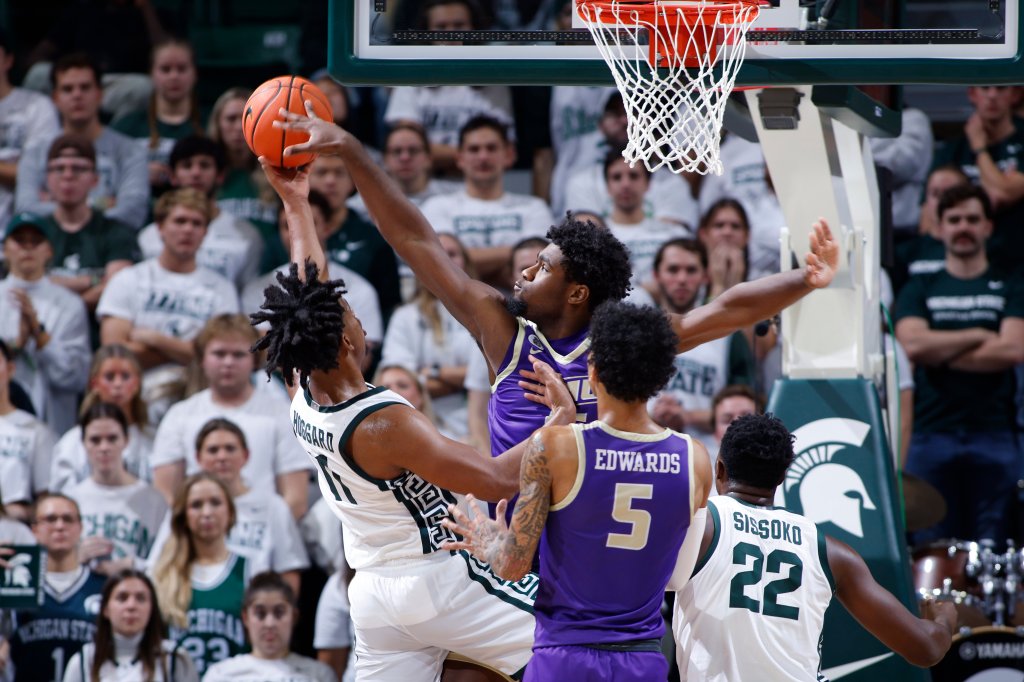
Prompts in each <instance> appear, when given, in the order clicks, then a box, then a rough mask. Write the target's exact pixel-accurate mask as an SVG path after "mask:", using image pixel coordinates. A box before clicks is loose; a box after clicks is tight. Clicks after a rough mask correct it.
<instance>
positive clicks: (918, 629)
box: [827, 538, 956, 668]
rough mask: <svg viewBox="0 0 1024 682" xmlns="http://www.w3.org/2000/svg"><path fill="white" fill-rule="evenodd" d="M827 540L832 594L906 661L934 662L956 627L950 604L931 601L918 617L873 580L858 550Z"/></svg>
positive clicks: (938, 657)
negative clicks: (927, 613)
mask: <svg viewBox="0 0 1024 682" xmlns="http://www.w3.org/2000/svg"><path fill="white" fill-rule="evenodd" d="M827 542H828V563H829V567H830V568H831V569H832V576H833V578H834V579H835V585H836V596H837V597H838V598H839V601H840V602H842V604H843V606H845V607H846V610H847V611H849V612H850V614H851V615H852V616H853V617H854V618H856V619H857V622H858V623H860V624H861V625H863V626H864V627H865V629H867V631H868V632H870V633H871V634H873V635H874V636H875V637H877V638H878V639H879V641H881V642H882V644H884V645H885V646H887V647H889V648H890V649H892V650H893V651H895V652H896V653H898V654H899V655H900V656H902V657H903V658H905V659H907V661H908V662H909V663H912V664H914V665H917V666H921V667H922V668H927V667H929V666H932V665H935V664H936V663H938V662H939V661H940V660H941V659H942V657H943V656H945V655H946V652H947V651H948V650H949V647H950V645H951V644H952V637H953V632H954V631H955V630H956V609H955V608H954V607H953V605H952V604H950V603H949V602H935V604H934V606H933V609H932V617H931V618H930V619H925V618H918V617H917V616H915V615H914V614H912V613H911V612H910V611H908V610H907V609H906V607H905V606H903V604H902V603H900V601H899V600H898V599H896V597H894V596H893V595H892V594H891V593H890V592H889V591H888V590H886V589H885V588H884V587H882V586H881V585H879V584H878V583H877V582H875V579H874V577H873V576H872V575H871V571H870V570H869V569H868V567H867V564H865V563H864V560H863V559H862V558H861V557H860V555H859V554H857V553H856V552H855V551H853V549H851V548H850V547H849V546H848V545H846V544H844V543H842V542H840V541H838V540H835V539H833V538H828V540H827Z"/></svg>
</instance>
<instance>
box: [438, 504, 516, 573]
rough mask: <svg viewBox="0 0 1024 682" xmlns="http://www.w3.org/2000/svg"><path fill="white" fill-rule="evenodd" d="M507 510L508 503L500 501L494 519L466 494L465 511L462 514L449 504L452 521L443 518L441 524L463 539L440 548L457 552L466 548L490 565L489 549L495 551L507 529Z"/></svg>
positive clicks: (457, 507)
mask: <svg viewBox="0 0 1024 682" xmlns="http://www.w3.org/2000/svg"><path fill="white" fill-rule="evenodd" d="M507 507H508V500H501V501H500V502H498V504H497V507H496V508H495V512H494V515H495V516H496V517H497V519H492V518H490V517H489V516H488V515H487V510H486V509H484V508H483V507H482V506H481V505H480V504H479V503H478V502H477V499H476V498H475V497H473V496H472V495H466V511H465V512H463V511H462V509H460V508H459V506H458V505H456V504H450V505H448V512H449V513H450V514H451V515H452V518H450V519H443V520H442V521H441V524H442V525H443V526H444V527H445V528H447V529H448V530H450V531H453V532H455V533H457V534H459V535H461V536H462V540H461V541H449V542H446V543H444V544H443V545H441V549H449V550H458V549H464V550H466V551H467V552H469V553H470V554H472V555H473V556H475V557H477V558H478V559H482V560H483V561H487V562H489V561H490V560H489V559H488V558H487V554H488V550H490V549H492V548H494V543H495V540H497V539H498V538H499V537H500V536H501V535H502V534H503V533H504V532H505V531H506V530H508V526H507V525H506V524H505V509H506V508H507Z"/></svg>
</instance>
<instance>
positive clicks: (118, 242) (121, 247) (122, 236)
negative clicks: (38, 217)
mask: <svg viewBox="0 0 1024 682" xmlns="http://www.w3.org/2000/svg"><path fill="white" fill-rule="evenodd" d="M46 222H47V223H48V226H49V230H50V234H52V235H53V240H52V243H51V246H52V247H53V258H52V259H51V260H50V274H51V275H58V276H62V277H77V276H79V275H97V276H102V275H103V271H104V269H105V268H106V267H107V264H108V263H111V262H113V261H118V260H128V261H131V262H133V263H135V262H138V261H139V260H140V259H141V254H140V252H139V245H138V242H137V241H136V239H135V230H133V229H132V228H130V227H128V226H127V225H125V224H124V223H121V222H118V221H116V220H111V219H110V218H108V217H106V216H105V215H103V213H101V212H100V211H93V212H92V217H91V218H90V219H89V222H87V223H86V224H85V226H84V227H83V228H82V229H81V230H79V231H78V232H65V231H64V230H62V229H61V228H60V226H59V225H58V224H57V221H56V220H54V219H53V216H49V217H48V218H46Z"/></svg>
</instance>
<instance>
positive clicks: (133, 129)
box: [110, 111, 205, 163]
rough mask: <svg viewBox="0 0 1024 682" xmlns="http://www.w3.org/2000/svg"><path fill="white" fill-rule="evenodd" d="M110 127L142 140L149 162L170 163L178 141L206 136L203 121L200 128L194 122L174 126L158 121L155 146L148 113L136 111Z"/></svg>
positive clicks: (174, 124)
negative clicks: (194, 136) (172, 150)
mask: <svg viewBox="0 0 1024 682" xmlns="http://www.w3.org/2000/svg"><path fill="white" fill-rule="evenodd" d="M110 127H111V128H113V129H114V130H116V131H117V132H119V133H124V134H125V135H127V136H128V137H134V138H136V139H138V140H140V141H141V143H142V144H144V145H145V147H146V150H147V156H148V160H149V161H159V162H160V163H167V162H168V159H170V158H171V149H173V148H174V144H175V143H176V142H177V141H178V140H180V139H182V138H183V137H188V136H189V135H203V134H205V133H204V131H203V128H202V121H200V122H199V127H198V128H197V127H196V126H195V125H194V124H193V123H192V121H185V122H184V123H173V124H172V123H164V122H163V121H161V120H159V119H158V120H157V122H156V133H157V144H156V145H155V146H153V145H152V144H151V143H150V135H151V134H152V133H151V131H150V129H149V112H148V111H136V112H134V113H131V114H126V115H125V116H122V117H121V118H119V119H117V120H116V121H114V122H113V123H111V124H110Z"/></svg>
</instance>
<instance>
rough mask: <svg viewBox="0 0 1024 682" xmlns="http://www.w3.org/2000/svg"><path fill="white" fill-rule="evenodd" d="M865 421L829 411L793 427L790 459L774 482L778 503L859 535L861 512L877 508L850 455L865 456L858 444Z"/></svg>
mask: <svg viewBox="0 0 1024 682" xmlns="http://www.w3.org/2000/svg"><path fill="white" fill-rule="evenodd" d="M870 430H871V425H870V424H867V423H865V422H862V421H858V420H856V419H847V418H842V417H831V418H826V419H818V420H816V421H813V422H810V423H809V424H804V425H803V426H801V427H799V428H797V429H795V430H794V431H793V436H794V437H795V441H794V444H793V449H794V451H795V452H796V459H795V460H794V461H793V464H792V465H791V466H790V468H789V471H788V472H787V473H786V480H785V482H784V483H783V484H782V486H780V487H779V491H778V493H777V494H778V495H781V496H782V498H783V499H782V500H776V502H778V503H780V504H781V506H785V507H786V508H787V509H791V510H793V511H795V512H797V513H799V514H803V515H804V516H806V517H807V518H808V519H810V520H811V521H813V522H814V523H817V524H821V523H826V522H827V523H831V524H833V525H835V526H836V527H838V528H840V529H842V530H843V531H845V532H847V533H849V534H850V535H853V536H855V537H858V538H863V537H864V524H863V521H862V515H863V514H865V513H870V512H873V511H877V507H876V505H875V502H874V501H873V500H872V499H871V494H870V493H869V492H868V491H867V488H866V487H865V485H864V480H863V478H861V475H860V473H859V472H858V467H857V465H856V464H855V463H853V462H848V460H849V459H850V458H852V457H865V456H870V453H865V452H862V451H861V450H860V448H861V446H862V445H863V444H864V440H865V438H867V435H868V432H869V431H870Z"/></svg>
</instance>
